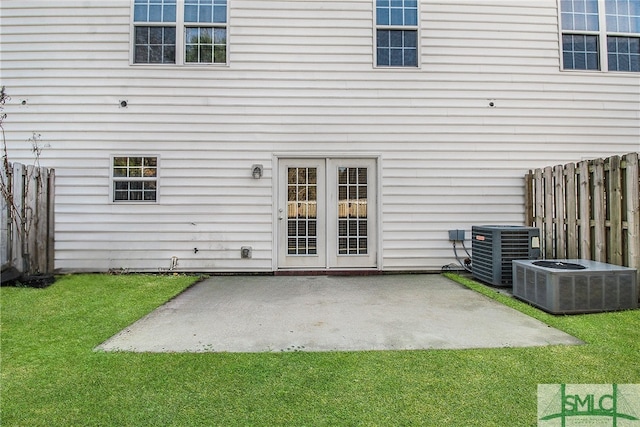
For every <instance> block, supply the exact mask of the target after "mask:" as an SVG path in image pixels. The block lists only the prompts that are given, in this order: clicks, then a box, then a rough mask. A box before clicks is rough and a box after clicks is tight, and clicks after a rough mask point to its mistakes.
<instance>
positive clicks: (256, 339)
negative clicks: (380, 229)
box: [97, 274, 582, 352]
mask: <svg viewBox="0 0 640 427" xmlns="http://www.w3.org/2000/svg"><path fill="white" fill-rule="evenodd" d="M581 343H582V342H581V341H580V340H578V339H577V338H574V337H572V336H570V335H568V334H566V333H564V332H561V331H559V330H557V329H554V328H551V327H549V326H547V325H546V324H544V323H542V322H540V321H538V320H535V319H533V318H531V317H529V316H526V315H524V314H522V313H520V312H518V311H516V310H513V309H511V308H509V307H506V306H504V305H502V304H500V303H498V302H495V301H493V300H491V299H489V298H487V297H485V296H483V295H480V294H478V293H476V292H474V291H472V290H470V289H468V288H466V287H464V286H461V285H459V284H457V283H455V282H453V281H451V280H449V279H447V278H445V277H443V276H441V275H437V274H414V275H374V276H214V277H211V278H209V279H207V280H205V281H203V282H201V283H198V284H196V285H195V286H193V287H191V288H189V289H188V290H186V291H185V292H183V293H182V294H181V295H179V296H177V297H176V298H174V299H173V300H171V301H169V302H168V303H166V304H165V305H163V306H161V307H159V308H158V309H157V310H155V311H153V312H152V313H150V314H149V315H147V316H145V317H144V318H142V319H140V320H139V321H137V322H135V323H134V324H132V325H130V326H129V327H127V328H125V329H124V330H123V331H121V332H120V333H118V334H117V335H115V336H114V337H112V338H110V339H109V340H107V341H106V342H104V343H103V344H101V345H100V346H99V347H98V348H97V349H98V350H104V351H133V352H282V351H360V350H417V349H466V348H491V347H528V346H545V345H555V344H570V345H571V344H581Z"/></svg>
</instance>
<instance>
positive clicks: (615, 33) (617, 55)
mask: <svg viewBox="0 0 640 427" xmlns="http://www.w3.org/2000/svg"><path fill="white" fill-rule="evenodd" d="M560 22H561V28H562V68H563V69H564V70H596V71H597V70H600V71H631V72H640V0H560Z"/></svg>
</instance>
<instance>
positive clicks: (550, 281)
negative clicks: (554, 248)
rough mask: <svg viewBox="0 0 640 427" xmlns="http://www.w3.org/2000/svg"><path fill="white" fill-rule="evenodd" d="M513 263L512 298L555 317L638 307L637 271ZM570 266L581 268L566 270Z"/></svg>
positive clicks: (600, 265) (590, 264)
mask: <svg viewBox="0 0 640 427" xmlns="http://www.w3.org/2000/svg"><path fill="white" fill-rule="evenodd" d="M553 262H554V263H555V264H557V265H554V264H543V263H542V262H540V261H537V262H536V261H526V260H519V261H514V262H513V296H515V297H516V298H519V299H521V300H523V301H526V302H528V303H530V304H533V305H535V306H537V307H540V308H541V309H543V310H545V311H547V312H549V313H552V314H574V313H596V312H602V311H614V310H626V309H634V308H637V307H638V283H637V273H636V270H635V269H633V268H629V267H621V266H617V265H612V264H606V263H603V262H597V261H588V260H553ZM567 264H574V265H578V266H580V267H582V268H571V267H569V268H565V265H567Z"/></svg>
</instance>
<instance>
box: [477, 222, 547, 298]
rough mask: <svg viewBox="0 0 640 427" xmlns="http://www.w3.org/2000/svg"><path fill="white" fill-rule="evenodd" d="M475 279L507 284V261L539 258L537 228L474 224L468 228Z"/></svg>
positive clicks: (510, 272) (509, 277) (509, 282)
mask: <svg viewBox="0 0 640 427" xmlns="http://www.w3.org/2000/svg"><path fill="white" fill-rule="evenodd" d="M471 239H472V240H471V250H472V253H471V255H472V263H471V272H472V274H473V277H474V278H475V279H478V280H481V281H483V282H486V283H489V284H491V285H494V286H511V283H512V276H513V270H512V267H511V261H513V260H516V259H538V258H540V230H539V229H537V228H535V227H523V226H513V225H478V226H473V227H472V228H471Z"/></svg>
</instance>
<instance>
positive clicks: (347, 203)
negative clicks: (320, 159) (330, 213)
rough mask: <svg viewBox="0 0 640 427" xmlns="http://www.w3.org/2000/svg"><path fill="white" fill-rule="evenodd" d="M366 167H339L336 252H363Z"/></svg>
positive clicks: (366, 251) (364, 242)
mask: <svg viewBox="0 0 640 427" xmlns="http://www.w3.org/2000/svg"><path fill="white" fill-rule="evenodd" d="M367 221H368V220H367V168H366V167H339V168H338V254H339V255H366V254H367V253H368V246H369V245H368V238H367V229H368V227H367Z"/></svg>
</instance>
